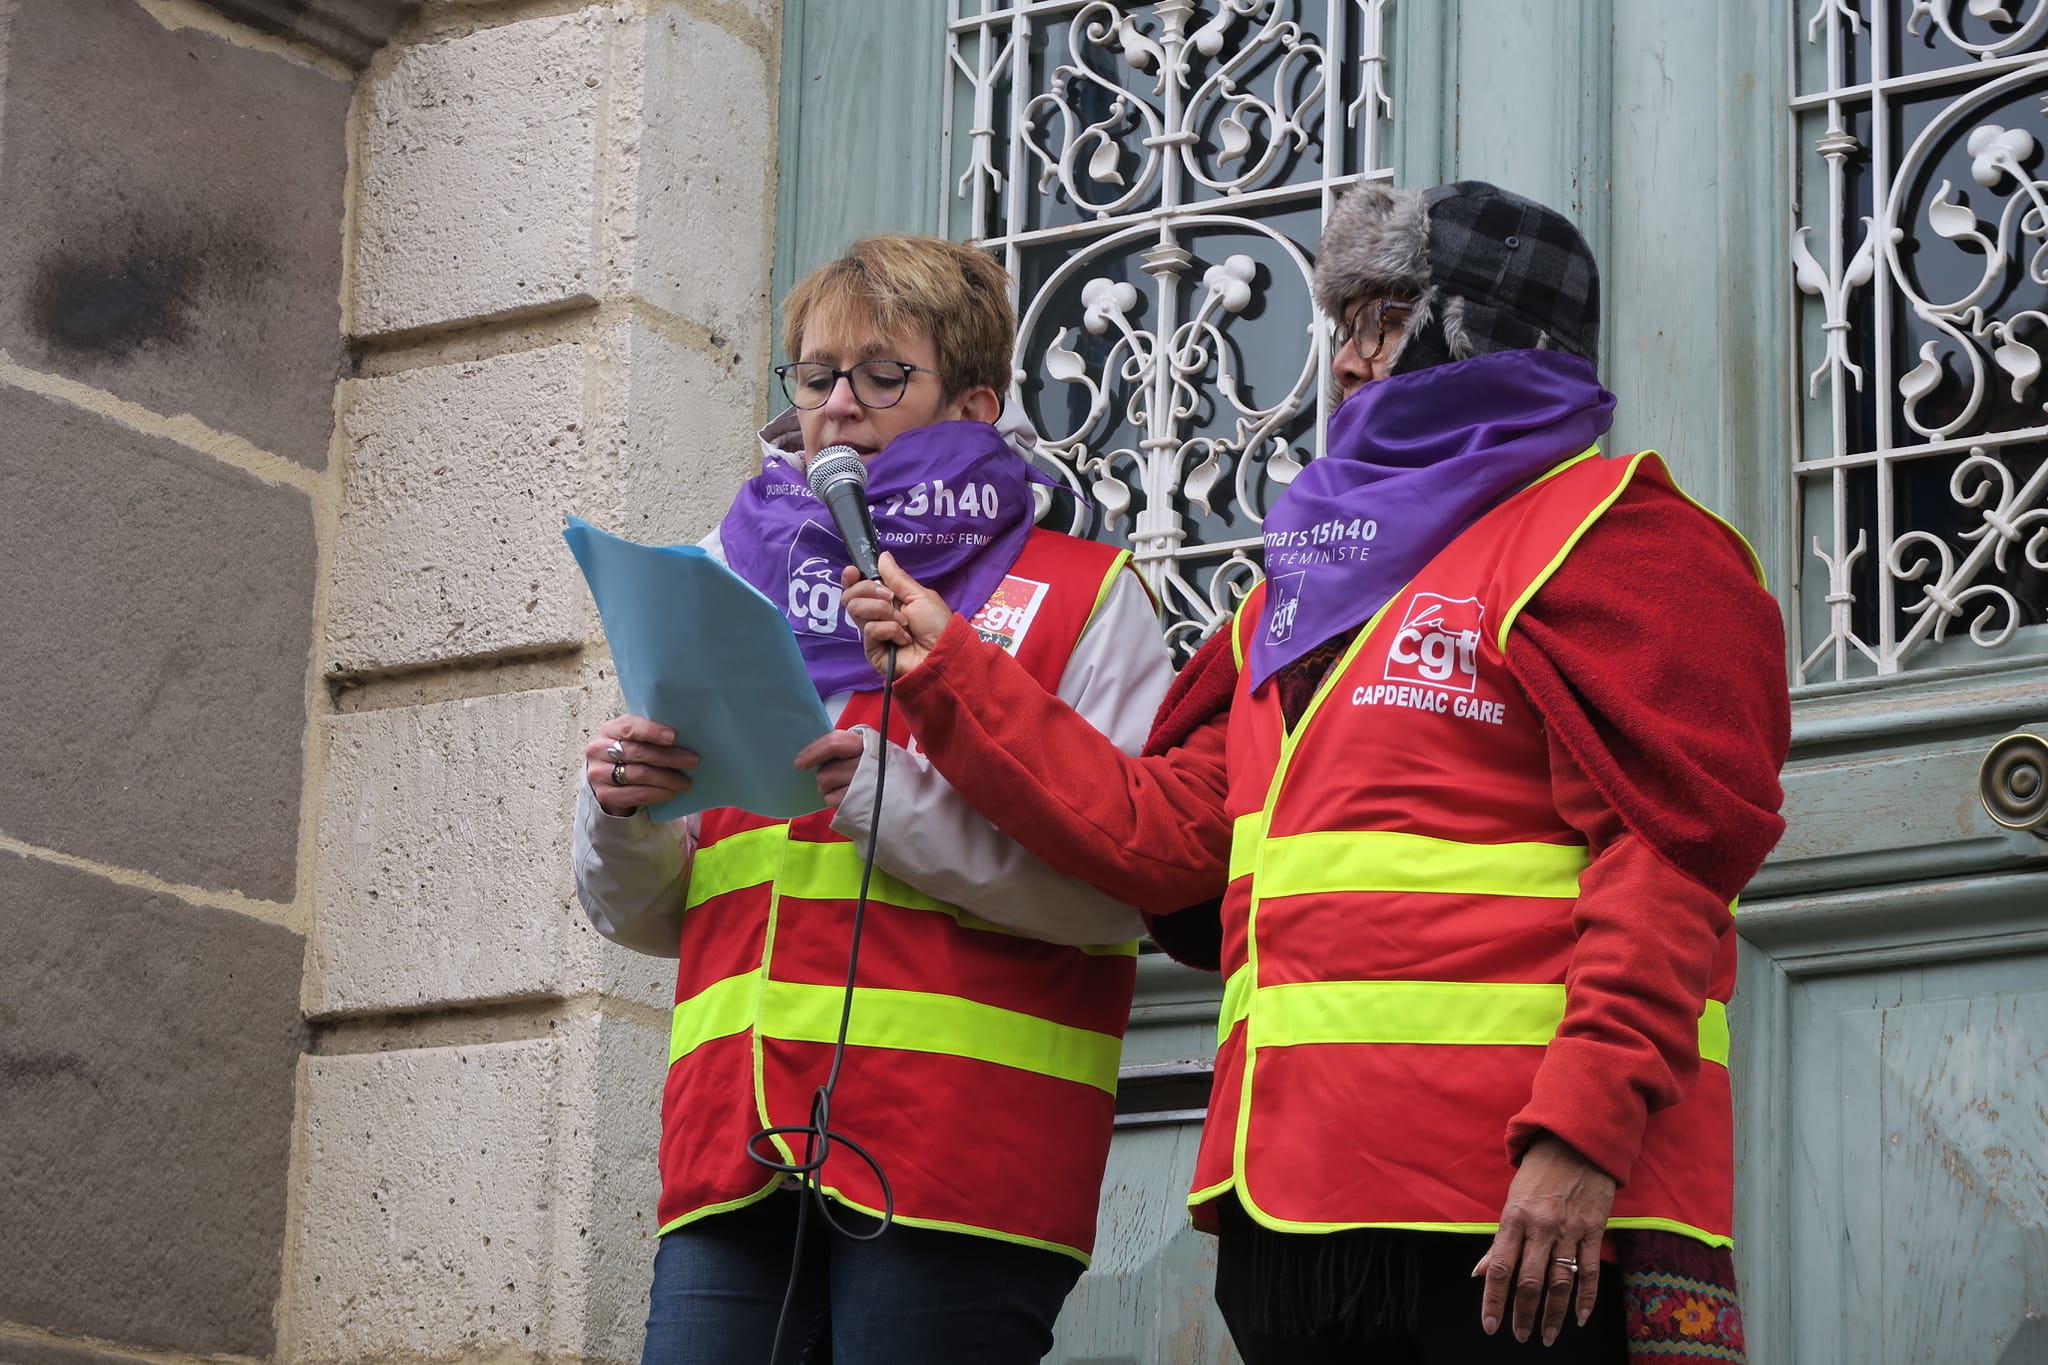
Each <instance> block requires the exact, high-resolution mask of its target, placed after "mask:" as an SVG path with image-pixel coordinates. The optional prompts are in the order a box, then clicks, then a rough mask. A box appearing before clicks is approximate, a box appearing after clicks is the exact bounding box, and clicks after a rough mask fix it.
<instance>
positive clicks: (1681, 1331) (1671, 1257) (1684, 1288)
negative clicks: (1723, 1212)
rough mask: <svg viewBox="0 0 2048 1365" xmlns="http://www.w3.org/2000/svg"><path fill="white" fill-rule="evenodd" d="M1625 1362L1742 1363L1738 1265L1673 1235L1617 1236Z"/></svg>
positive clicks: (1717, 1250)
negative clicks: (1625, 1316)
mask: <svg viewBox="0 0 2048 1365" xmlns="http://www.w3.org/2000/svg"><path fill="white" fill-rule="evenodd" d="M1613 1237H1614V1241H1615V1249H1616V1250H1617V1251H1618V1252H1619V1254H1620V1256H1621V1276H1622V1294H1623V1302H1624V1305H1625V1307H1626V1308H1627V1311H1628V1358H1629V1359H1630V1360H1631V1361H1654V1360H1676V1359H1685V1360H1730V1361H1742V1360H1743V1359H1744V1356H1743V1353H1742V1304H1741V1301H1740V1300H1739V1299H1738V1298H1737V1297H1736V1292H1735V1258H1734V1256H1733V1255H1732V1254H1731V1253H1730V1252H1729V1251H1728V1249H1727V1248H1726V1247H1710V1246H1707V1245H1706V1244H1705V1243H1703V1242H1696V1241H1694V1240H1693V1239H1692V1238H1690V1237H1684V1236H1681V1235H1679V1234H1678V1233H1675V1232H1635V1231H1631V1232H1617V1233H1614V1234H1613Z"/></svg>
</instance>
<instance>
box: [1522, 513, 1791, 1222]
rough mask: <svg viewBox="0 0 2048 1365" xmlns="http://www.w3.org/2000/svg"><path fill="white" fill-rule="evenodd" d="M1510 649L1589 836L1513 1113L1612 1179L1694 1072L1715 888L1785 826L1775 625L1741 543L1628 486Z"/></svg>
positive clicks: (1567, 796) (1565, 790) (1772, 605)
mask: <svg viewBox="0 0 2048 1365" xmlns="http://www.w3.org/2000/svg"><path fill="white" fill-rule="evenodd" d="M1507 663H1508V668H1509V670H1510V671H1511V672H1512V673H1513V674H1514V676H1515V679H1516V681H1518V682H1519V683H1521V685H1522V687H1523V689H1524V690H1525V691H1526V692H1527V693H1528V695H1529V700H1530V701H1531V702H1532V703H1533V704H1534V705H1535V707H1536V709H1537V710H1538V711H1539V712H1540V713H1541V714H1542V716H1543V720H1544V725H1545V729H1546V731H1547V732H1548V734H1549V739H1550V753H1551V775H1552V791H1553V796H1554V798H1555V800H1556V803H1557V809H1558V811H1559V813H1560V814H1562V815H1563V816H1564V817H1565V819H1566V820H1567V821H1568V822H1569V823H1571V824H1572V825H1573V826H1574V827H1575V828H1577V829H1579V830H1581V831H1583V832H1584V833H1585V834H1586V837H1587V842H1588V844H1589V846H1590V847H1591V849H1592V850H1593V861H1592V863H1591V865H1590V866H1589V867H1588V868H1587V870H1586V873H1585V875H1584V876H1583V877H1582V878H1581V879H1580V893H1579V901H1578V906H1577V909H1576V911H1575V915H1574V928H1575V929H1576V931H1577V934H1578V943H1577V946H1576V947H1575V948H1574V950H1573V954H1572V960H1571V964H1570V966H1569V967H1568V969H1567V971H1566V978H1565V986H1566V1003H1565V1017H1564V1022H1563V1024H1562V1025H1561V1026H1560V1027H1559V1030H1558V1034H1557V1037H1556V1038H1555V1039H1553V1040H1552V1041H1551V1043H1550V1045H1549V1047H1548V1048H1547V1049H1546V1051H1545V1054H1544V1060H1543V1065H1542V1067H1541V1068H1540V1069H1539V1070H1538V1072H1537V1075H1536V1084H1535V1087H1534V1091H1533V1093H1532V1095H1531V1097H1530V1100H1529V1103H1528V1105H1527V1106H1526V1107H1525V1108H1524V1109H1523V1110H1522V1112H1521V1113H1520V1114H1518V1115H1516V1116H1515V1118H1514V1119H1513V1121H1512V1122H1511V1123H1510V1124H1509V1126H1508V1131H1507V1135H1506V1137H1507V1147H1508V1155H1509V1156H1510V1158H1511V1159H1514V1160H1517V1161H1519V1160H1520V1159H1521V1155H1522V1153H1523V1152H1524V1151H1525V1150H1527V1148H1528V1145H1529V1143H1530V1142H1531V1141H1532V1140H1534V1138H1535V1137H1536V1136H1537V1135H1538V1134H1539V1133H1541V1132H1545V1131H1548V1132H1551V1133H1555V1134H1556V1135H1557V1136H1558V1137H1560V1138H1562V1139H1564V1140H1565V1141H1566V1142H1568V1143H1570V1144H1571V1145H1572V1146H1573V1147H1575V1148H1577V1149H1578V1150H1579V1151H1580V1152H1582V1153H1583V1154H1584V1155H1585V1156H1586V1157H1587V1158H1588V1159H1589V1160H1591V1161H1592V1162H1593V1163H1594V1164H1596V1165H1598V1166H1599V1167H1600V1168H1601V1169H1602V1170H1604V1171H1606V1172H1607V1173H1608V1174H1609V1175H1611V1176H1613V1177H1614V1178H1615V1179H1616V1181H1618V1182H1623V1183H1625V1182H1626V1181H1627V1180H1628V1177H1629V1173H1630V1171H1631V1170H1632V1169H1633V1168H1634V1165H1635V1160H1636V1156H1637V1152H1638V1149H1639V1148H1640V1146H1641V1142H1642V1133H1643V1126H1644V1123H1645V1122H1646V1121H1647V1119H1648V1117H1649V1115H1650V1113H1651V1112H1653V1111H1655V1110H1657V1109H1661V1108H1664V1107H1665V1106H1667V1105H1670V1104H1673V1103H1676V1102H1677V1101H1678V1100H1679V1099H1681V1098H1682V1097H1683V1096H1684V1095H1685V1094H1686V1092H1687V1091H1688V1090H1689V1089H1690V1088H1691V1086H1692V1084H1693V1081H1694V1079H1695V1077H1696V1076H1697V1075H1698V1072H1699V1066H1700V1061H1699V1032H1698V1029H1699V1025H1698V1019H1699V1014H1700V1011H1701V1009H1702V1008H1703V1007H1704V1005H1705V1001H1706V988H1707V983H1708V981H1709V979H1710V977H1711V974H1712V971H1713V967H1714V962H1715V958H1716V954H1717V953H1719V952H1720V951H1721V950H1722V948H1723V945H1724V943H1725V941H1726V939H1727V936H1728V935H1729V934H1730V933H1732V932H1733V930H1734V917H1733V916H1732V915H1731V914H1729V910H1728V904H1729V902H1730V901H1731V900H1732V899H1733V898H1734V897H1735V896H1736V895H1737V894H1738V893H1739V892H1740V891H1741V889H1742V887H1743V886H1744V885H1746V884H1747V883H1748V881H1749V879H1750V878H1751V877H1753V876H1755V875H1756V871H1757V869H1758V868H1759V867H1760V866H1762V864H1763V860H1764V855H1765V854H1767V853H1768V852H1769V851H1770V849H1771V846H1772V845H1773V844H1775V843H1776V842H1777V839H1778V836H1779V834H1780V833H1781V832H1782V831H1783V829H1784V827H1785V826H1784V821H1783V820H1782V819H1780V818H1779V815H1778V807H1779V805H1780V803H1781V801H1782V799H1783V791H1782V789H1781V788H1780V786H1779V782H1778V772H1779V769H1780V768H1781V767H1782V766H1783V764H1784V761H1785V755H1786V750H1787V748H1788V746H1789V743H1790V738H1791V735H1790V730H1791V710H1790V703H1789V699H1788V696H1787V691H1786V680H1785V653H1784V633H1783V628H1782V625H1781V623H1780V618H1779V613H1778V606H1777V603H1776V602H1775V601H1774V600H1773V599H1772V598H1771V596H1770V595H1769V594H1768V593H1766V592H1765V591H1764V590H1763V589H1762V588H1761V587H1759V586H1758V584H1757V582H1756V580H1755V577H1754V576H1753V575H1752V574H1751V573H1750V570H1749V567H1748V563H1747V560H1746V558H1745V556H1744V555H1743V552H1742V550H1741V547H1740V546H1738V545H1736V544H1735V543H1734V541H1733V540H1732V539H1731V538H1730V537H1729V536H1728V535H1727V533H1726V532H1725V531H1724V530H1723V529H1722V528H1720V527H1719V526H1718V525H1716V524H1715V523H1714V522H1712V521H1711V520H1709V519H1708V518H1707V517H1706V516H1705V515H1703V514H1702V513H1701V512H1700V511H1699V509H1698V508H1696V507H1694V506H1692V504H1690V503H1688V502H1686V501H1685V500H1684V499H1683V498H1682V497H1680V496H1679V495H1678V494H1676V493H1674V492H1672V491H1671V490H1670V489H1668V488H1665V487H1663V486H1661V485H1655V484H1649V483H1639V484H1635V485H1632V486H1631V487H1630V489H1629V490H1628V492H1627V493H1626V494H1624V495H1623V497H1622V498H1621V499H1620V500H1618V501H1617V502H1616V503H1615V505H1614V506H1613V507H1612V508H1611V509H1609V511H1608V512H1607V514H1606V515H1605V516H1603V517H1602V518H1601V519H1600V520H1599V521H1598V522H1597V523H1595V525H1594V526H1593V528H1592V530H1591V531H1590V532H1588V534H1587V535H1586V537H1585V538H1584V540H1583V541H1581V542H1580V544H1579V545H1578V546H1577V547H1576V548H1575V549H1574V550H1573V551H1572V553H1571V555H1570V556H1568V557H1567V558H1566V559H1565V561H1564V562H1563V563H1562V564H1561V565H1560V566H1559V568H1558V570H1557V572H1556V574H1555V575H1553V576H1552V578H1551V579H1550V581H1549V582H1548V583H1546V584H1545V585H1544V586H1543V588H1542V589H1541V590H1540V591H1539V592H1538V593H1537V594H1536V596H1535V597H1534V598H1532V599H1531V600H1530V602H1529V605H1528V607H1527V609H1526V610H1525V611H1524V613H1523V616H1522V618H1521V620H1520V621H1519V622H1518V623H1517V625H1516V628H1515V630H1514V632H1513V634H1512V635H1511V636H1510V637H1509V645H1508V656H1507Z"/></svg>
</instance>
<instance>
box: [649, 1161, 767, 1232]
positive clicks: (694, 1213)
mask: <svg viewBox="0 0 2048 1365" xmlns="http://www.w3.org/2000/svg"><path fill="white" fill-rule="evenodd" d="M781 1183H782V1177H781V1176H779V1175H771V1176H769V1177H768V1183H767V1184H766V1185H763V1186H762V1187H761V1188H760V1189H758V1190H756V1191H754V1192H753V1193H752V1194H746V1195H741V1196H740V1197H739V1198H738V1199H728V1200H726V1201H725V1202H724V1203H722V1204H706V1205H705V1206H704V1207H703V1208H701V1209H691V1210H690V1211H689V1212H688V1213H685V1214H682V1215H681V1216H679V1217H676V1218H671V1219H669V1220H668V1221H667V1222H666V1223H663V1224H662V1225H661V1226H660V1227H658V1228H656V1229H655V1230H654V1235H655V1236H656V1237H666V1236H668V1234H670V1233H671V1232H674V1231H675V1230H676V1229H677V1228H680V1227H688V1226H689V1225H690V1224H691V1223H694V1222H696V1221H697V1220H698V1219H700V1218H709V1217H710V1216H711V1215H712V1214H714V1213H731V1212H732V1211H733V1210H734V1209H743V1208H746V1207H747V1206H748V1205H749V1204H758V1203H760V1202H761V1201H762V1200H763V1199H766V1198H767V1197H768V1196H769V1195H771V1194H773V1193H775V1187H776V1186H777V1185H780V1184H781Z"/></svg>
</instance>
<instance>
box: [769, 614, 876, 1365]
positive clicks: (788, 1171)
mask: <svg viewBox="0 0 2048 1365" xmlns="http://www.w3.org/2000/svg"><path fill="white" fill-rule="evenodd" d="M895 685H896V646H895V645H893V644H892V645H890V646H889V663H888V667H887V668H885V669H884V670H883V672H882V723H881V732H882V743H881V747H880V749H879V751H878V756H877V760H876V764H875V804H874V809H873V810H871V811H870V812H869V813H868V848H867V854H866V856H864V857H863V858H862V859H861V869H860V894H859V896H858V897H857V898H856V899H855V900H854V903H853V942H852V944H851V946H850V947H848V949H847V952H846V993H845V995H844V996H843V997H842V998H841V1000H840V1004H839V1037H838V1039H837V1040H836V1041H835V1042H834V1043H833V1044H832V1067H831V1070H829V1071H828V1072H827V1073H826V1075H825V1083H824V1084H823V1085H821V1086H819V1087H818V1088H817V1089H816V1090H814V1091H813V1092H811V1121H810V1122H809V1123H785V1124H778V1125H775V1126H773V1127H768V1128H763V1129H762V1130H761V1131H760V1132H758V1133H756V1134H754V1135H753V1136H752V1137H751V1138H748V1139H747V1155H748V1156H749V1157H751V1158H753V1160H754V1161H755V1162H757V1163H758V1164H760V1165H762V1166H766V1167H767V1168H768V1169H769V1170H771V1171H775V1172H777V1173H778V1174H780V1175H782V1176H784V1177H785V1178H787V1177H790V1176H794V1177H795V1178H796V1179H797V1180H799V1181H801V1182H802V1187H803V1190H804V1192H805V1193H804V1194H803V1195H801V1196H799V1199H798V1203H797V1212H796V1248H795V1250H794V1252H793V1253H792V1254H791V1256H790V1262H789V1286H788V1288H786V1289H785V1290H783V1293H782V1311H781V1312H780V1313H779V1314H777V1315H776V1319H775V1340H774V1344H773V1345H771V1346H770V1347H769V1348H768V1365H782V1334H783V1332H784V1331H785V1330H786V1329H787V1328H788V1326H789V1313H790V1309H791V1308H792V1307H793V1306H794V1305H795V1303H796V1282H797V1277H798V1276H799V1275H800V1274H801V1273H802V1271H803V1263H804V1237H805V1234H806V1233H807V1232H808V1231H809V1224H810V1212H811V1204H812V1203H813V1202H814V1201H815V1202H816V1204H817V1206H818V1216H819V1217H820V1218H822V1219H824V1220H825V1223H826V1225H827V1226H828V1227H830V1228H831V1230H832V1231H834V1232H836V1233H838V1234H839V1235H840V1236H842V1237H846V1238H848V1239H850V1240H852V1241H856V1242H872V1241H874V1240H875V1239H876V1238H878V1237H880V1236H881V1235H882V1234H883V1233H885V1232H887V1231H888V1230H889V1226H890V1224H891V1223H892V1222H894V1221H895V1217H896V1196H895V1195H894V1193H892V1192H891V1190H890V1189H889V1178H888V1177H887V1176H885V1175H883V1174H882V1166H881V1163H880V1162H878V1161H876V1160H875V1158H874V1157H873V1156H872V1155H871V1154H870V1153H869V1152H868V1150H867V1149H866V1148H865V1147H862V1146H861V1145H860V1144H859V1143H857V1142H855V1141H854V1140H853V1139H852V1138H849V1137H847V1136H846V1134H844V1133H835V1132H833V1131H832V1092H833V1090H834V1089H835V1088H836V1087H837V1086H838V1084H839V1068H840V1064H841V1063H842V1062H843V1061H844V1060H845V1059H846V1030H847V1025H848V1022H849V1021H850V1020H851V1018H852V1016H853V983H854V976H855V973H856V971H857V969H858V967H859V965H860V931H861V925H862V923H863V921H865V920H866V918H867V910H868V881H869V879H870V878H871V877H872V876H873V875H874V871H875V841H876V839H877V837H878V836H879V835H880V833H881V825H882V790H883V782H884V780H885V779H886V778H887V776H888V773H889V699H890V697H891V695H892V694H893V693H894V691H895ZM798 1134H801V1135H802V1137H803V1159H802V1160H800V1161H784V1160H783V1159H782V1156H781V1153H780V1152H779V1151H776V1150H774V1149H772V1148H771V1149H770V1150H769V1151H768V1152H767V1153H765V1154H764V1153H763V1152H762V1150H761V1144H763V1143H768V1142H772V1141H773V1140H774V1139H776V1138H794V1137H796V1135H798ZM835 1142H836V1143H838V1144H839V1145H840V1146H841V1147H844V1148H845V1149H846V1150H847V1151H849V1152H851V1153H853V1155H855V1156H857V1157H859V1158H860V1159H861V1160H862V1161H863V1162H865V1163H866V1164H867V1168H868V1169H869V1170H871V1171H873V1172H874V1173H875V1183H876V1184H878V1185H880V1186H881V1188H882V1220H881V1222H880V1223H878V1224H876V1226H875V1228H874V1230H873V1231H871V1232H855V1231H852V1230H851V1229H849V1228H847V1227H845V1226H844V1225H843V1224H841V1223H840V1221H839V1220H838V1219H837V1218H834V1217H833V1216H832V1201H831V1200H829V1199H827V1198H826V1197H825V1190H824V1186H823V1185H822V1184H821V1183H820V1182H819V1179H818V1174H819V1172H820V1171H822V1170H823V1169H824V1167H825V1159H826V1158H827V1157H828V1156H830V1155H831V1152H832V1144H834V1143H835ZM799 1365H800V1362H799Z"/></svg>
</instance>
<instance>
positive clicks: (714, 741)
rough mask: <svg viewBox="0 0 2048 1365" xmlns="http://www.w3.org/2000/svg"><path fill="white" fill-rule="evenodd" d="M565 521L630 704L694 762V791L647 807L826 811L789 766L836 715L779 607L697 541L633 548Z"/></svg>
mask: <svg viewBox="0 0 2048 1365" xmlns="http://www.w3.org/2000/svg"><path fill="white" fill-rule="evenodd" d="M568 522H569V524H568V527H567V529H565V530H564V531H563V532H562V538H563V539H564V540H567V541H568V542H569V549H570V552H571V553H573V554H574V555H575V556H576V562H577V563H578V564H580V565H581V566H582V567H583V577H584V579H585V580H586V581H587V582H588V583H589V584H590V595H591V596H592V597H593V598H595V599H596V600H597V614H598V616H599V618H600V619H602V620H603V622H604V635H605V639H606V640H607V641H608V642H610V644H611V650H612V663H613V664H614V665H616V666H617V668H618V670H619V689H620V690H621V691H622V692H624V693H625V696H626V709H627V710H628V711H630V712H632V713H633V714H634V715H637V716H646V717H647V718H648V719H649V720H655V721H659V722H661V723H662V724H663V725H666V726H669V727H670V728H671V729H673V730H674V731H675V732H676V743H677V744H679V745H681V746H682V747H683V748H685V749H694V750H696V752H697V755H698V758H699V759H700V762H699V764H698V767H697V770H696V772H695V773H693V774H692V777H693V779H694V780H693V781H692V783H691V785H690V789H689V790H688V791H686V792H684V793H683V794H682V795H680V796H677V797H674V798H672V799H670V800H668V801H664V802H662V803H661V804H660V805H658V806H654V807H651V808H650V809H649V810H648V814H649V815H650V816H651V817H652V818H654V819H656V820H674V819H677V818H678V817H680V816H684V815H688V814H690V813H692V812H693V811H700V810H709V809H711V808H712V807H714V806H737V807H739V808H740V809H741V810H747V811H752V812H754V813H755V814H756V815H766V816H770V817H773V818H776V819H790V818H793V817H795V816H798V815H805V814H808V813H810V812H811V811H814V810H821V809H823V807H824V804H825V803H824V802H823V801H821V800H819V799H818V783H817V779H816V778H815V777H814V776H813V775H812V774H810V773H806V772H798V771H797V770H796V768H795V766H794V763H795V759H796V754H797V750H799V749H801V748H803V747H804V745H806V744H808V743H810V742H811V741H812V740H814V739H816V738H817V737H818V736H820V735H822V734H824V733H825V732H826V731H827V730H830V729H831V728H832V722H831V721H830V720H829V719H827V718H826V715H825V707H824V704H823V703H822V702H820V701H819V700H818V692H817V689H816V688H815V687H813V686H812V685H811V678H810V675H809V674H808V673H806V672H805V671H804V664H803V656H802V655H800V654H799V653H798V652H797V647H796V637H795V636H793V635H791V634H790V632H789V622H788V621H787V620H786V619H784V617H783V614H782V612H780V611H779V610H777V609H776V606H775V604H774V603H773V602H770V601H769V600H768V599H767V598H766V597H763V596H762V595H761V594H760V593H759V592H758V591H757V590H756V589H755V588H754V586H753V585H752V584H750V583H748V582H747V581H746V580H745V579H743V578H741V577H740V576H739V575H737V574H735V573H734V572H733V571H732V570H730V569H728V568H726V567H725V566H724V565H723V564H720V563H719V562H718V561H717V560H715V559H713V558H712V557H711V556H710V555H708V554H706V553H705V552H704V551H702V550H700V549H698V548H697V547H696V546H694V545H669V546H655V545H636V544H634V543H633V542H632V541H630V540H621V539H619V538H618V537H617V536H614V535H610V534H608V533H606V532H604V531H600V530H598V529H597V527H595V526H592V525H591V524H590V523H589V522H587V521H585V520H583V519H582V518H581V517H570V518H569V519H568Z"/></svg>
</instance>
